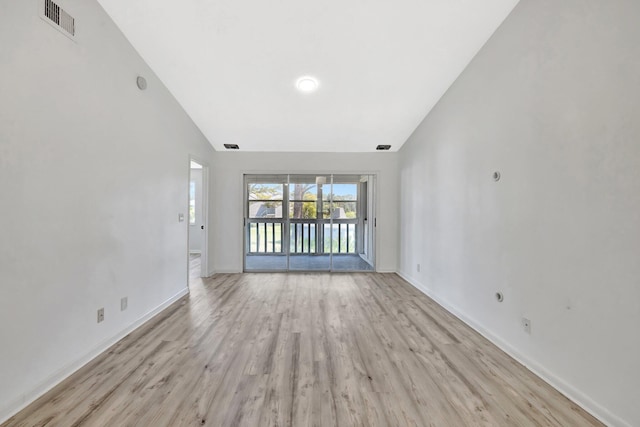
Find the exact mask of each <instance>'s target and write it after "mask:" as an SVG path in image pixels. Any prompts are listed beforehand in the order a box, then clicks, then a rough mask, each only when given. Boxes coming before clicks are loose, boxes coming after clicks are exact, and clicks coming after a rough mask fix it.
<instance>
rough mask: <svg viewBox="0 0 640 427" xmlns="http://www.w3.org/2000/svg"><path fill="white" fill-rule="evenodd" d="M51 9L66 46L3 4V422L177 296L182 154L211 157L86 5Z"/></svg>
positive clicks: (13, 5) (182, 231)
mask: <svg viewBox="0 0 640 427" xmlns="http://www.w3.org/2000/svg"><path fill="white" fill-rule="evenodd" d="M62 5H63V7H65V8H66V9H68V11H69V12H70V13H71V14H72V15H74V17H75V18H76V24H77V40H76V42H73V41H71V40H69V39H68V38H66V37H65V36H63V35H62V34H60V33H59V32H57V31H56V30H54V29H53V28H52V27H50V26H49V25H48V24H47V23H45V22H44V21H43V20H41V19H40V18H39V17H38V15H37V6H36V2H35V1H31V0H30V1H5V2H2V6H3V9H2V18H3V23H2V25H0V100H1V102H0V223H1V224H2V232H1V237H0V361H1V363H0V420H2V419H4V418H6V417H7V416H8V415H9V414H10V413H12V412H14V411H15V410H17V409H19V408H20V407H21V406H23V405H24V404H25V403H26V402H28V401H29V400H31V399H32V398H34V397H35V396H36V395H37V394H38V393H39V392H41V391H43V390H45V389H47V388H48V387H49V386H51V385H53V384H54V383H56V382H57V381H58V380H60V379H61V378H62V377H64V376H65V375H67V374H69V373H70V372H71V371H73V370H74V369H75V368H77V367H78V366H79V365H80V364H82V362H84V361H86V360H88V359H89V358H90V357H91V356H92V355H95V354H97V353H98V352H99V351H101V350H102V349H104V347H105V346H106V345H107V344H109V343H111V342H113V341H114V340H115V339H116V338H118V337H120V336H121V335H122V334H123V333H125V332H126V331H127V330H129V329H130V328H131V327H132V326H135V325H136V324H137V321H139V320H140V319H142V318H144V317H145V315H146V314H147V313H149V312H152V311H153V310H155V309H157V308H158V307H161V306H162V305H163V303H165V302H167V301H169V300H170V299H171V298H172V297H174V296H176V295H179V294H181V293H184V291H185V290H186V285H187V224H188V221H185V222H183V223H179V222H178V213H179V212H182V213H184V214H185V215H187V202H188V195H187V189H188V174H189V155H190V154H193V155H197V156H198V158H202V159H211V158H212V156H213V154H212V153H213V151H212V148H211V146H210V145H209V144H208V142H207V141H206V140H205V139H204V137H203V136H202V135H201V133H200V132H199V131H198V129H197V128H196V127H195V126H194V124H193V123H192V122H191V120H190V119H189V118H188V117H187V116H186V114H185V113H184V112H183V111H182V109H181V108H180V107H179V105H178V104H177V103H176V102H175V100H174V99H173V98H172V96H171V95H170V94H169V92H168V91H167V90H166V89H165V88H164V87H163V85H162V84H161V82H160V81H158V79H157V78H156V77H155V76H154V74H153V73H152V72H151V70H150V69H149V68H148V67H147V66H146V65H145V64H144V62H143V61H142V60H141V59H140V58H139V56H138V55H137V54H136V52H135V51H134V49H133V48H132V47H131V46H130V45H129V44H128V42H127V41H126V40H125V38H124V37H123V36H122V35H121V33H120V32H119V31H118V29H117V28H116V27H115V25H114V24H113V23H112V21H111V20H110V19H109V18H108V17H107V15H106V14H105V13H104V12H103V10H102V9H101V8H100V7H99V6H98V4H97V2H95V1H94V0H90V1H88V0H63V1H62ZM138 74H142V75H144V76H146V78H147V80H148V85H149V88H148V89H147V90H146V91H144V92H142V91H139V90H138V89H137V87H136V85H135V79H136V76H137V75H138ZM123 296H128V298H129V308H128V310H126V311H124V312H120V298H121V297H123ZM99 307H104V308H105V312H106V320H105V321H104V322H103V323H101V324H97V323H96V310H97V309H98V308H99Z"/></svg>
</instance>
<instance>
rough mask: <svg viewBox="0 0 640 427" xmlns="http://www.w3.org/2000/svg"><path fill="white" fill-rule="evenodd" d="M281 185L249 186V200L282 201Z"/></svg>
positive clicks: (261, 184)
mask: <svg viewBox="0 0 640 427" xmlns="http://www.w3.org/2000/svg"><path fill="white" fill-rule="evenodd" d="M283 194H284V192H283V185H282V184H263V183H259V184H249V200H282V195H283Z"/></svg>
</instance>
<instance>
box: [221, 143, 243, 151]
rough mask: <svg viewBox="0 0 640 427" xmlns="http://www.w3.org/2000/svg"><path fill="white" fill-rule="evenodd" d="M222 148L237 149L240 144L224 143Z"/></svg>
mask: <svg viewBox="0 0 640 427" xmlns="http://www.w3.org/2000/svg"><path fill="white" fill-rule="evenodd" d="M224 148H226V149H227V150H239V149H240V146H239V145H238V144H224Z"/></svg>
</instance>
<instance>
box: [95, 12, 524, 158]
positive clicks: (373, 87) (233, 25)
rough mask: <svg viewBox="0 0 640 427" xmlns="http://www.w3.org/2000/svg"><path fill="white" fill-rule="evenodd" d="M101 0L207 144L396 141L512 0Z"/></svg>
mask: <svg viewBox="0 0 640 427" xmlns="http://www.w3.org/2000/svg"><path fill="white" fill-rule="evenodd" d="M98 1H99V2H100V3H101V5H102V6H103V7H104V9H105V10H106V11H107V13H109V15H110V16H111V17H112V19H113V20H114V21H115V22H116V24H117V25H118V26H119V27H120V29H121V30H122V31H123V33H124V34H125V36H126V37H127V38H128V39H129V40H130V42H131V43H132V44H133V46H134V47H135V48H136V49H137V50H138V52H139V53H140V55H141V56H142V57H143V58H144V59H145V61H147V63H148V64H149V65H150V66H151V68H152V69H153V70H154V71H155V72H156V74H157V75H158V76H159V77H160V79H161V80H162V81H163V83H164V84H165V85H166V86H167V88H168V89H169V90H170V91H171V92H172V94H173V95H174V96H175V97H176V99H177V100H178V102H180V104H181V105H182V106H183V108H184V109H185V110H186V112H187V113H188V114H189V115H190V116H191V118H192V119H193V121H194V122H195V123H196V124H197V125H198V127H199V128H200V129H201V130H202V132H203V133H204V135H205V136H206V137H207V138H208V139H209V141H210V142H211V144H212V145H213V146H214V148H215V149H217V150H223V149H224V148H223V144H225V143H227V144H238V145H239V146H240V148H241V150H243V151H335V152H364V151H374V150H375V147H376V146H377V145H378V144H390V145H391V146H392V148H391V149H392V151H395V150H398V149H399V148H400V147H401V146H402V144H403V143H404V142H405V141H406V140H407V138H408V137H409V136H410V135H411V133H412V132H413V131H414V130H415V128H416V127H417V126H418V124H419V123H420V122H421V121H422V119H423V118H424V117H425V116H426V115H427V113H428V112H429V111H430V110H431V109H432V108H433V106H434V105H435V104H436V103H437V102H438V100H439V99H440V97H441V96H442V95H443V94H444V93H445V92H446V90H447V89H448V88H449V86H450V85H451V84H452V83H453V82H454V81H455V79H456V78H457V77H458V76H459V74H460V73H461V72H462V71H463V70H464V68H465V67H466V65H467V64H468V63H469V61H471V59H472V58H473V56H474V55H475V54H476V53H477V52H478V50H480V48H481V47H482V46H483V45H484V43H485V42H486V41H487V40H488V39H489V37H490V36H491V34H493V32H494V31H495V30H496V28H497V27H498V26H499V25H500V23H501V22H502V21H503V20H504V19H505V18H506V16H507V15H508V14H509V12H511V10H512V9H513V7H514V6H515V5H516V4H517V2H518V1H517V0H483V1H478V0H386V1H381V0H368V1H365V0H323V1H310V0H272V1H264V0H180V1H175V0H174V1H169V0H98ZM306 75H310V76H313V77H315V78H316V79H317V81H318V84H319V86H318V89H317V90H316V91H315V92H312V93H303V92H300V91H299V90H298V89H297V88H296V80H297V79H298V78H299V77H301V76H306Z"/></svg>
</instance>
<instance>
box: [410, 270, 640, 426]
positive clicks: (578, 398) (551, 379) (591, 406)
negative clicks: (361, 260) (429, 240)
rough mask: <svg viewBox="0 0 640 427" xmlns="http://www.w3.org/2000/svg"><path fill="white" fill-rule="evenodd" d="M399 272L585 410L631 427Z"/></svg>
mask: <svg viewBox="0 0 640 427" xmlns="http://www.w3.org/2000/svg"><path fill="white" fill-rule="evenodd" d="M397 274H398V276H400V277H402V278H403V279H404V280H405V281H407V282H408V283H409V284H410V285H411V286H413V287H414V288H416V289H418V290H419V291H420V292H422V293H423V294H425V295H426V296H428V297H429V298H431V299H432V300H434V301H435V302H436V303H437V304H438V305H440V306H441V307H442V308H444V309H445V310H447V311H448V312H449V313H451V314H453V315H454V316H456V317H457V318H458V319H460V320H461V321H463V322H464V323H466V324H467V325H468V326H469V327H471V328H472V329H474V330H475V331H476V332H478V333H479V334H480V335H482V336H483V337H485V338H486V339H488V340H489V341H491V342H492V343H493V344H494V345H496V346H497V347H498V348H500V349H501V350H502V351H504V352H505V353H507V354H508V355H509V356H511V357H513V358H514V359H515V360H517V361H518V362H519V363H520V364H522V365H523V366H524V367H526V368H527V369H528V370H530V371H531V372H533V373H534V374H535V375H537V376H538V377H540V378H541V379H542V380H544V381H545V382H547V383H548V384H549V385H551V386H552V387H553V388H555V389H556V390H558V391H559V392H560V393H562V394H563V395H565V396H566V397H567V398H569V399H570V400H571V401H573V402H574V403H576V404H577V405H579V406H580V407H581V408H583V409H584V410H585V411H587V412H589V413H590V414H591V415H593V416H594V417H596V418H597V419H598V420H600V421H601V422H602V423H604V424H606V425H607V426H610V427H631V424H629V423H628V422H626V421H624V420H623V419H621V418H620V417H618V416H617V415H615V414H613V413H611V412H610V411H609V410H608V409H606V408H604V407H602V406H601V405H599V404H598V403H596V402H595V401H594V400H593V399H591V398H590V397H588V396H587V395H585V394H584V393H582V392H581V391H579V390H577V389H576V388H575V387H573V386H572V385H571V384H569V383H567V382H566V381H565V380H563V379H562V378H560V377H558V376H557V375H555V374H553V373H552V372H551V371H549V370H548V369H546V368H545V367H544V366H542V365H540V364H539V363H538V362H537V361H535V360H533V359H531V358H529V357H527V356H526V355H524V354H522V353H520V352H519V351H518V350H516V349H515V348H514V347H512V346H511V345H510V344H509V343H508V342H506V341H505V340H503V339H502V338H501V337H499V336H498V335H496V334H494V333H493V332H491V331H489V330H488V329H486V328H484V327H483V326H482V325H481V324H480V323H479V322H477V321H475V320H474V319H472V318H470V317H468V316H467V315H465V314H464V313H462V312H461V311H460V310H458V308H456V307H455V306H453V305H452V304H450V303H448V302H447V301H445V300H443V299H441V298H439V297H438V296H437V295H436V294H435V293H433V292H431V291H430V290H429V288H427V287H426V286H424V285H423V284H421V283H419V282H418V281H416V280H414V279H413V278H411V277H410V276H409V275H407V274H405V273H403V272H401V271H398V272H397Z"/></svg>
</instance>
